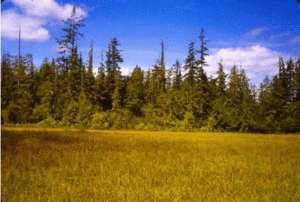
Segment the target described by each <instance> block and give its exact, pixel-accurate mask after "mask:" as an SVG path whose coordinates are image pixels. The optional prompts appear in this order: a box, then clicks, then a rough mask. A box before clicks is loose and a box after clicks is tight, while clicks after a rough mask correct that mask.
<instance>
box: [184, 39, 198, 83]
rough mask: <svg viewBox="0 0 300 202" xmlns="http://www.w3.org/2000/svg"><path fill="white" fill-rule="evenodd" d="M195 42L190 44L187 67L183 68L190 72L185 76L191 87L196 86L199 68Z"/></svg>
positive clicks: (186, 61)
mask: <svg viewBox="0 0 300 202" xmlns="http://www.w3.org/2000/svg"><path fill="white" fill-rule="evenodd" d="M194 44H195V42H191V43H190V44H189V54H188V57H187V59H186V60H185V65H184V66H183V68H184V70H186V71H188V72H187V73H186V74H185V75H184V78H185V81H186V82H187V83H188V84H189V85H190V86H194V83H195V78H196V71H197V67H196V64H195V50H194Z"/></svg>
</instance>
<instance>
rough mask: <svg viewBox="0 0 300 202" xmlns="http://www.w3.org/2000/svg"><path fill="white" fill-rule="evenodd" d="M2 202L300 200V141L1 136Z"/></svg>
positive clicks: (36, 133) (65, 133)
mask: <svg viewBox="0 0 300 202" xmlns="http://www.w3.org/2000/svg"><path fill="white" fill-rule="evenodd" d="M1 133H2V134H1V137H2V140H1V150H2V151H1V160H2V164H1V178H2V186H1V193H2V201H184V200H185V201H300V136H296V135H254V134H238V133H182V132H140V131H139V132H135V131H100V132H99V131H88V132H80V131H75V130H74V131H72V130H58V129H53V130H37V129H35V130H28V129H27V130H18V129H10V130H7V129H2V131H1Z"/></svg>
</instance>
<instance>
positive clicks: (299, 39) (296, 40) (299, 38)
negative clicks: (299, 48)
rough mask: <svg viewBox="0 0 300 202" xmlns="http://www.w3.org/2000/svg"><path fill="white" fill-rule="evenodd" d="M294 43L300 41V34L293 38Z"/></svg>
mask: <svg viewBox="0 0 300 202" xmlns="http://www.w3.org/2000/svg"><path fill="white" fill-rule="evenodd" d="M291 42H292V43H297V42H298V43H300V36H294V38H292V39H291Z"/></svg>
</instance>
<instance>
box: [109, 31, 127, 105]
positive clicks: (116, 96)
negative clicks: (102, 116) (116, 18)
mask: <svg viewBox="0 0 300 202" xmlns="http://www.w3.org/2000/svg"><path fill="white" fill-rule="evenodd" d="M119 45H120V44H119V42H118V40H117V38H116V37H114V38H113V39H112V40H111V41H110V44H109V45H108V51H107V53H106V57H107V60H106V73H107V75H106V90H107V92H106V93H105V94H106V101H105V110H107V109H111V108H114V109H118V108H119V107H120V102H121V100H120V99H121V96H120V90H121V88H122V87H123V83H122V80H121V68H120V66H119V63H122V62H123V59H122V57H121V51H122V50H120V49H118V46H119Z"/></svg>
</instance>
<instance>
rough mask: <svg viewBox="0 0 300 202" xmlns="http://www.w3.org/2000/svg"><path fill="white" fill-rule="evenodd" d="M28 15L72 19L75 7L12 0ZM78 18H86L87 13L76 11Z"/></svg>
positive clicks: (52, 1) (47, 1)
mask: <svg viewBox="0 0 300 202" xmlns="http://www.w3.org/2000/svg"><path fill="white" fill-rule="evenodd" d="M11 1H12V3H13V4H14V5H15V6H17V7H19V8H20V9H21V10H22V11H23V12H24V13H25V14H26V15H30V16H39V17H46V16H47V17H55V18H57V19H67V18H68V17H70V14H71V12H72V9H73V6H72V5H70V4H66V5H59V4H58V3H57V2H56V1H55V0H39V1H33V0H11ZM76 13H77V15H78V16H80V15H83V16H85V15H86V13H85V11H83V10H82V9H81V8H77V9H76Z"/></svg>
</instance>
